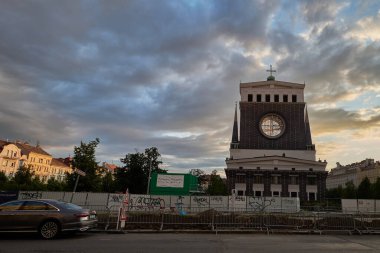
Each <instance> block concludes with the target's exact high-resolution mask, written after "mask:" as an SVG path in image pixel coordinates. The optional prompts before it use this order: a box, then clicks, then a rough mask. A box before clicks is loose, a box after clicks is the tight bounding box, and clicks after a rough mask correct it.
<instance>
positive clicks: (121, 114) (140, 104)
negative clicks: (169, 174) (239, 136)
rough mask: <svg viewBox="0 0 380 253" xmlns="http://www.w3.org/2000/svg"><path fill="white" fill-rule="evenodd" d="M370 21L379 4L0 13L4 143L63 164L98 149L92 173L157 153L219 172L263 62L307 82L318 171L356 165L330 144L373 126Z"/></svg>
mask: <svg viewBox="0 0 380 253" xmlns="http://www.w3.org/2000/svg"><path fill="white" fill-rule="evenodd" d="M379 20H380V16H379V4H378V3H377V2H376V1H374V2H371V1H365V2H363V3H356V2H355V1H351V2H349V1H285V0H284V1H246V0H237V1H228V0H225V1H224V0H223V1H197V0H194V1H185V0H184V1H146V0H138V1H137V0H136V1H117V0H112V1H102V0H100V1H95V2H89V1H85V0H83V1H37V0H36V1H24V2H22V1H10V0H9V1H8V0H7V1H3V2H2V4H1V8H0V108H1V110H0V116H1V120H0V130H1V131H0V138H1V139H10V140H15V139H22V140H27V141H29V142H31V143H36V142H37V140H38V141H39V142H40V143H41V144H42V146H43V147H44V148H45V149H46V150H47V151H48V152H49V153H51V154H53V155H54V156H67V155H69V154H71V153H72V150H73V146H74V145H79V143H80V141H81V140H83V141H89V140H93V139H94V138H96V137H99V138H100V140H101V144H100V146H99V149H98V153H97V158H98V160H99V161H108V162H112V161H113V162H116V163H117V162H118V161H119V159H120V158H122V157H124V156H125V154H127V153H129V152H135V150H136V149H137V150H139V151H143V150H144V149H145V148H147V147H151V146H156V147H158V149H159V151H160V152H161V154H162V156H163V157H162V158H163V161H164V162H165V163H166V164H167V165H168V169H169V171H170V170H172V171H188V170H189V169H192V168H202V169H205V170H207V171H211V170H212V169H214V168H216V169H219V170H222V169H223V168H224V166H225V157H227V156H228V149H229V142H230V138H231V131H232V120H233V113H234V103H235V101H238V100H239V99H240V98H239V82H240V81H242V82H248V81H260V80H265V78H266V76H267V73H266V72H265V70H266V69H267V68H268V66H269V64H272V65H274V67H275V68H276V69H277V76H276V78H277V80H284V81H292V82H299V83H303V82H306V89H305V97H306V100H307V102H308V105H309V114H310V118H311V125H312V130H313V135H314V138H313V140H314V142H315V143H316V144H317V148H318V155H319V156H320V157H321V159H328V161H329V162H330V164H329V166H331V165H332V166H333V165H334V164H335V161H340V162H342V163H347V162H351V161H352V160H350V159H359V160H360V159H364V158H365V157H366V156H367V155H366V150H367V151H368V152H367V153H368V156H370V155H372V153H371V151H369V150H370V149H371V148H372V147H371V146H370V145H365V149H364V151H363V152H360V154H361V156H359V155H357V156H355V157H353V156H351V157H349V156H346V155H343V154H342V153H341V152H338V151H337V150H338V149H339V148H338V147H343V146H344V149H345V150H346V148H347V147H349V146H350V142H348V141H347V138H346V139H345V140H342V139H339V138H333V137H332V136H334V135H337V134H338V135H339V134H342V133H345V134H347V135H348V136H351V137H352V139H353V140H352V141H354V139H355V141H356V144H358V143H363V142H361V141H363V140H368V139H370V137H369V135H370V134H373V133H374V132H377V131H378V129H379V128H380V126H379V118H380V112H379V110H378V108H379V107H380V100H379V95H380V89H379V87H380V74H379V73H378V70H379V69H380V58H379V57H378V55H380V40H379V36H378V34H379V32H378V31H379V29H380V28H379V27H380V26H379ZM371 143H373V142H371ZM334 145H335V147H336V148H335V149H334ZM373 145H375V144H373ZM319 150H320V151H319ZM347 150H348V148H347ZM324 156H325V157H324ZM373 158H375V159H379V157H373Z"/></svg>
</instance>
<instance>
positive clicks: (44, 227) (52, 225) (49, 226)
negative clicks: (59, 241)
mask: <svg viewBox="0 0 380 253" xmlns="http://www.w3.org/2000/svg"><path fill="white" fill-rule="evenodd" d="M38 232H39V233H40V235H41V237H42V238H44V239H53V238H54V237H56V236H57V235H58V234H59V224H58V222H56V221H52V220H49V221H45V222H44V223H42V224H41V226H40V228H39V230H38Z"/></svg>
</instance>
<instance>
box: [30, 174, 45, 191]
mask: <svg viewBox="0 0 380 253" xmlns="http://www.w3.org/2000/svg"><path fill="white" fill-rule="evenodd" d="M27 190H31V191H46V184H44V182H42V181H41V179H40V177H38V176H34V177H33V179H32V183H31V184H30V186H28V187H27Z"/></svg>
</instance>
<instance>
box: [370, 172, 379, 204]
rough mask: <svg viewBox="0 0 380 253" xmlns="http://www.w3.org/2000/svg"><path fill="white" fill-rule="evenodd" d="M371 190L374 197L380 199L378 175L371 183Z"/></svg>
mask: <svg viewBox="0 0 380 253" xmlns="http://www.w3.org/2000/svg"><path fill="white" fill-rule="evenodd" d="M371 192H372V197H373V198H374V199H380V177H378V178H377V179H376V182H375V183H373V184H372V185H371Z"/></svg>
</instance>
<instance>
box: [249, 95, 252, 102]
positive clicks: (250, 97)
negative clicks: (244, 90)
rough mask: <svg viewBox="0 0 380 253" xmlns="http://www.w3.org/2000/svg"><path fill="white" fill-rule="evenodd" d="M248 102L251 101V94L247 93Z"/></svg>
mask: <svg viewBox="0 0 380 253" xmlns="http://www.w3.org/2000/svg"><path fill="white" fill-rule="evenodd" d="M248 102H252V94H248Z"/></svg>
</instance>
